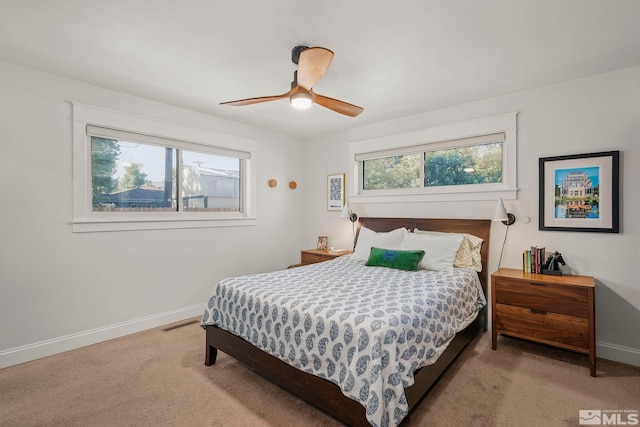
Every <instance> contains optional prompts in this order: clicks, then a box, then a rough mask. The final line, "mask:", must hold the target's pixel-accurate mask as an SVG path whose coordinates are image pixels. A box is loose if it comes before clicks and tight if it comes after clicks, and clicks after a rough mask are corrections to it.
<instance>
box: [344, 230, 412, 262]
mask: <svg viewBox="0 0 640 427" xmlns="http://www.w3.org/2000/svg"><path fill="white" fill-rule="evenodd" d="M405 232H407V229H406V228H404V227H402V228H397V229H395V230H393V231H389V232H386V233H376V232H375V231H373V230H370V229H368V228H367V227H360V233H358V241H357V243H356V249H355V251H353V256H354V257H356V258H359V259H361V260H364V261H366V260H368V259H369V254H370V253H371V248H372V247H376V248H381V249H400V243H401V242H402V238H403V236H404V233H405Z"/></svg>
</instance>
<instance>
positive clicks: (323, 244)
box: [317, 236, 328, 251]
mask: <svg viewBox="0 0 640 427" xmlns="http://www.w3.org/2000/svg"><path fill="white" fill-rule="evenodd" d="M327 244H328V239H327V236H318V247H317V249H318V250H319V251H326V250H327Z"/></svg>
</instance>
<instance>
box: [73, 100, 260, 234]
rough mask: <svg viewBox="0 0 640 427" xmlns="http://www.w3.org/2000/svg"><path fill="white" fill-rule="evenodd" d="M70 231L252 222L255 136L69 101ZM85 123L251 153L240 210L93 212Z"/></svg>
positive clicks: (123, 229)
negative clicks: (71, 142)
mask: <svg viewBox="0 0 640 427" xmlns="http://www.w3.org/2000/svg"><path fill="white" fill-rule="evenodd" d="M71 104H72V109H73V113H72V117H73V131H72V132H73V135H72V139H73V221H72V225H73V231H74V232H99V231H128V230H158V229H173V228H202V227H236V226H252V225H256V222H257V221H256V217H255V200H256V194H255V193H256V191H255V190H256V178H255V177H256V173H255V168H256V166H255V148H256V144H255V141H254V140H252V139H248V138H243V137H238V136H235V135H228V134H225V133H222V132H215V131H211V130H207V129H200V128H194V127H190V126H186V125H181V124H177V123H170V122H166V121H162V120H157V119H152V118H148V117H142V116H137V115H134V114H128V113H122V112H118V111H113V110H108V109H105V108H100V107H95V106H91V105H86V104H81V103H77V102H72V103H71ZM87 125H94V126H101V127H105V128H110V129H117V130H123V131H128V132H135V133H140V134H147V135H152V136H157V137H160V138H167V139H174V140H177V141H185V142H188V143H192V144H196V145H198V146H205V147H215V148H220V149H225V150H233V151H242V152H246V153H249V158H248V159H245V160H244V162H245V167H244V168H242V170H241V173H242V176H241V182H242V185H243V187H242V189H241V194H245V195H246V196H244V198H243V202H241V203H242V206H243V208H244V209H243V212H94V211H93V208H92V206H91V184H90V183H91V150H90V149H89V146H90V145H89V139H90V137H89V136H88V135H87Z"/></svg>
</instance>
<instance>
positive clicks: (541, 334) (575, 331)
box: [495, 304, 589, 353]
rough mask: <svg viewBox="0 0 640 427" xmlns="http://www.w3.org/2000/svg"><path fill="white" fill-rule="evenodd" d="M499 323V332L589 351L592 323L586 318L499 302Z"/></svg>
mask: <svg viewBox="0 0 640 427" xmlns="http://www.w3.org/2000/svg"><path fill="white" fill-rule="evenodd" d="M495 326H496V328H497V332H499V333H506V334H508V335H512V336H516V337H521V338H527V339H532V338H533V339H536V340H537V341H540V342H544V343H547V344H552V345H555V346H558V347H563V348H567V349H569V350H574V351H580V352H582V353H588V352H589V323H588V321H587V319H586V318H578V317H572V316H566V315H564V314H556V313H549V312H543V311H537V310H535V309H527V308H522V307H514V306H510V305H502V304H496V325H495Z"/></svg>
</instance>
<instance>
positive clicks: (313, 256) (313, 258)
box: [300, 249, 351, 265]
mask: <svg viewBox="0 0 640 427" xmlns="http://www.w3.org/2000/svg"><path fill="white" fill-rule="evenodd" d="M348 253H351V251H348V250H346V249H345V250H336V251H321V250H318V249H307V250H304V251H302V252H300V265H309V264H315V263H317V262H324V261H330V260H332V259H334V258H337V257H339V256H342V255H346V254H348Z"/></svg>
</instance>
